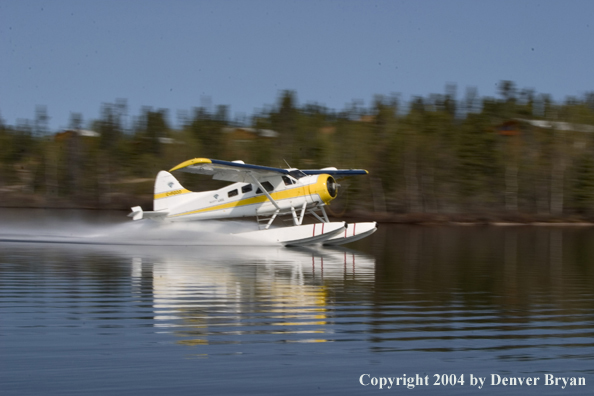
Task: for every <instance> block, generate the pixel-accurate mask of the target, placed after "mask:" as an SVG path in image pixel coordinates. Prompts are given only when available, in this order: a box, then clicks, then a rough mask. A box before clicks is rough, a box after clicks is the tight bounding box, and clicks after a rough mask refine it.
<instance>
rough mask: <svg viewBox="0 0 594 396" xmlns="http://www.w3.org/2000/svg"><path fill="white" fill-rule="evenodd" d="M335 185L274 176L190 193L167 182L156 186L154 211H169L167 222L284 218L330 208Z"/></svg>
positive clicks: (317, 178)
mask: <svg viewBox="0 0 594 396" xmlns="http://www.w3.org/2000/svg"><path fill="white" fill-rule="evenodd" d="M163 173H166V172H163ZM167 175H170V174H168V173H167ZM329 179H331V180H330V181H329ZM173 180H175V179H173ZM176 182H177V181H176ZM333 182H334V180H333V179H332V178H331V176H329V175H325V174H323V175H310V176H304V177H301V178H299V179H295V178H293V177H290V176H272V177H269V178H265V179H261V180H258V182H256V181H254V183H233V184H231V185H229V186H226V187H223V188H221V189H219V190H213V191H206V192H191V191H188V190H186V189H184V188H183V187H181V185H179V184H178V183H176V184H175V185H174V184H173V183H171V182H169V183H167V179H164V182H162V183H159V182H157V183H156V184H155V201H154V206H155V210H166V211H167V212H168V214H167V219H168V220H174V221H187V220H207V219H221V218H235V217H255V216H268V215H272V214H274V213H277V214H285V213H291V211H292V208H293V209H295V210H300V209H304V208H307V209H310V208H313V207H317V206H323V205H325V204H327V203H328V202H329V201H330V200H332V199H333V198H334V196H335V194H334V196H333V195H331V194H330V193H329V192H328V186H327V183H333ZM263 188H264V189H265V190H266V192H265V191H263Z"/></svg>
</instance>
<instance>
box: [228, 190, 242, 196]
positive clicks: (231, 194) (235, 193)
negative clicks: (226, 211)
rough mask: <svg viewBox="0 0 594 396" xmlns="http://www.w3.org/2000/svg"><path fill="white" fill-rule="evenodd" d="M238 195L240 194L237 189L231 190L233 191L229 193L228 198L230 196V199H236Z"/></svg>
mask: <svg viewBox="0 0 594 396" xmlns="http://www.w3.org/2000/svg"><path fill="white" fill-rule="evenodd" d="M237 194H239V193H238V192H237V189H235V190H231V191H229V192H228V193H227V196H228V197H229V198H231V197H234V196H236V195H237Z"/></svg>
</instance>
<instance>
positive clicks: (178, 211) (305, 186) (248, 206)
mask: <svg viewBox="0 0 594 396" xmlns="http://www.w3.org/2000/svg"><path fill="white" fill-rule="evenodd" d="M174 171H184V172H190V173H198V174H203V175H209V176H212V178H213V179H215V180H224V181H229V182H233V184H230V185H228V186H226V187H223V188H221V189H218V190H213V191H203V192H192V191H189V190H187V189H185V188H184V187H183V186H182V185H181V184H180V183H179V181H178V180H177V179H176V178H175V177H174V176H173V175H172V174H171V173H170V172H174ZM367 173H368V172H367V171H366V170H363V169H336V168H334V167H331V168H322V169H315V170H300V169H295V168H289V169H282V168H273V167H267V166H260V165H250V164H246V163H244V162H243V161H221V160H216V159H208V158H194V159H191V160H188V161H185V162H182V163H181V164H179V165H177V166H175V167H173V168H172V169H171V170H169V172H166V171H160V172H159V173H158V174H157V178H156V180H155V190H154V201H153V206H154V207H153V211H150V212H149V211H143V210H142V208H141V207H140V206H135V207H133V208H132V213H130V214H129V215H128V216H130V217H132V219H133V220H141V219H152V220H164V221H192V220H212V219H232V218H241V217H255V218H256V220H257V224H258V229H257V230H254V231H248V232H241V233H237V234H233V235H236V236H240V237H241V238H245V241H246V244H251V243H256V242H257V243H258V244H272V245H278V244H281V245H284V246H305V245H313V244H323V245H342V244H345V243H349V242H352V241H356V240H359V239H361V238H364V237H366V236H368V235H371V234H373V233H374V232H375V230H376V229H377V228H376V223H375V222H367V223H351V224H346V223H345V222H344V221H341V222H331V221H330V220H329V219H328V215H327V214H326V211H325V210H324V206H326V205H328V204H329V203H330V201H332V200H333V199H334V198H336V196H337V194H338V187H339V185H338V183H337V182H336V179H339V178H342V177H345V176H356V175H366V174H367ZM306 214H308V215H312V216H313V218H314V219H315V220H316V221H317V222H315V223H312V224H304V223H303V220H304V218H305V215H306ZM279 216H281V217H282V216H290V217H291V218H292V225H291V226H286V227H271V226H272V223H273V222H274V220H275V219H276V218H277V217H279ZM289 221H290V219H289Z"/></svg>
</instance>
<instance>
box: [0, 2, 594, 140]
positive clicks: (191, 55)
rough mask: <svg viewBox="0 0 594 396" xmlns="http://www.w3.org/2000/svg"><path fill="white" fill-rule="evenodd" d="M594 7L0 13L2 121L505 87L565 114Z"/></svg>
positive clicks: (186, 5) (58, 122)
mask: <svg viewBox="0 0 594 396" xmlns="http://www.w3.org/2000/svg"><path fill="white" fill-rule="evenodd" d="M593 70H594V2H593V1H589V0H588V1H579V0H570V1H535V0H533V1H521V0H520V1H505V0H498V1H476V0H474V1H462V0H460V1H443V0H442V1H431V0H416V1H396V0H393V1H371V0H370V1H348V0H346V1H324V0H316V1H307V0H300V1H282V0H278V1H268V0H266V1H264V0H251V1H248V0H245V1H232V0H222V1H187V0H185V1H182V0H168V1H149V0H144V1H131V0H128V1H112V0H96V1H83V0H79V1H73V0H52V1H43V0H39V1H29V0H0V117H1V118H2V120H3V122H4V123H6V124H10V125H15V124H17V123H18V122H19V119H33V118H34V115H35V107H36V106H37V105H44V106H46V107H47V111H48V114H49V116H50V117H51V120H50V127H51V128H52V129H58V128H62V127H67V126H68V123H69V119H70V114H71V112H77V113H82V115H83V118H84V120H85V121H89V120H92V119H96V118H98V117H99V114H100V108H101V104H102V103H105V102H109V103H113V102H114V101H115V100H116V99H117V98H124V99H127V101H128V106H129V114H130V115H132V116H135V115H138V114H140V109H141V107H142V106H151V107H153V108H166V109H169V110H170V116H171V117H170V119H171V121H172V123H175V121H176V114H177V112H178V111H183V110H191V109H192V108H194V107H197V106H201V105H205V106H209V105H210V104H212V105H218V104H223V105H229V106H230V115H231V117H232V118H234V117H238V116H248V117H249V116H251V115H252V114H254V113H255V112H257V111H259V110H261V109H262V108H265V107H267V106H271V105H274V104H275V103H276V100H277V97H278V94H279V92H280V91H281V90H285V89H290V90H294V91H296V93H297V99H298V103H299V104H300V105H301V104H305V103H308V102H316V103H319V104H322V105H325V106H327V107H329V108H331V109H334V110H342V109H344V108H345V107H346V106H347V105H348V104H349V103H351V102H352V101H353V100H360V101H363V102H364V104H365V105H366V106H368V105H369V104H370V103H371V102H372V100H373V96H374V95H376V94H380V95H392V94H400V95H401V98H402V99H403V100H404V101H408V100H410V98H411V97H412V96H414V95H420V96H427V95H429V94H431V93H443V92H444V90H445V85H446V84H449V83H455V84H457V86H458V97H459V98H460V97H462V96H463V95H464V93H465V90H466V88H467V87H476V88H477V89H478V93H479V95H480V96H495V95H496V94H497V84H498V83H499V82H500V81H501V80H512V81H514V82H516V84H517V85H518V87H519V88H532V89H534V90H536V92H538V93H548V94H551V95H552V96H553V98H554V99H555V100H557V101H561V100H563V99H564V98H565V97H566V96H569V95H573V96H578V97H579V96H581V95H583V94H584V93H585V92H587V91H594V78H593V77H594V75H593Z"/></svg>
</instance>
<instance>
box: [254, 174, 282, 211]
mask: <svg viewBox="0 0 594 396" xmlns="http://www.w3.org/2000/svg"><path fill="white" fill-rule="evenodd" d="M248 174H249V175H250V177H251V178H252V180H253V181H254V183H256V184H257V185H258V187H260V190H261V191H262V192H263V193H264V194H266V197H267V198H268V199H269V200H270V202H271V203H272V204H273V205H274V207H275V208H276V209H278V210H281V208H280V206H278V204H277V203H276V201H275V200H274V199H273V198H272V197H271V196H270V194H268V191H267V190H266V189H265V188H264V187H263V186H262V184H260V182H259V181H258V179H256V176H254V175H253V174H252V172H248Z"/></svg>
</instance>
